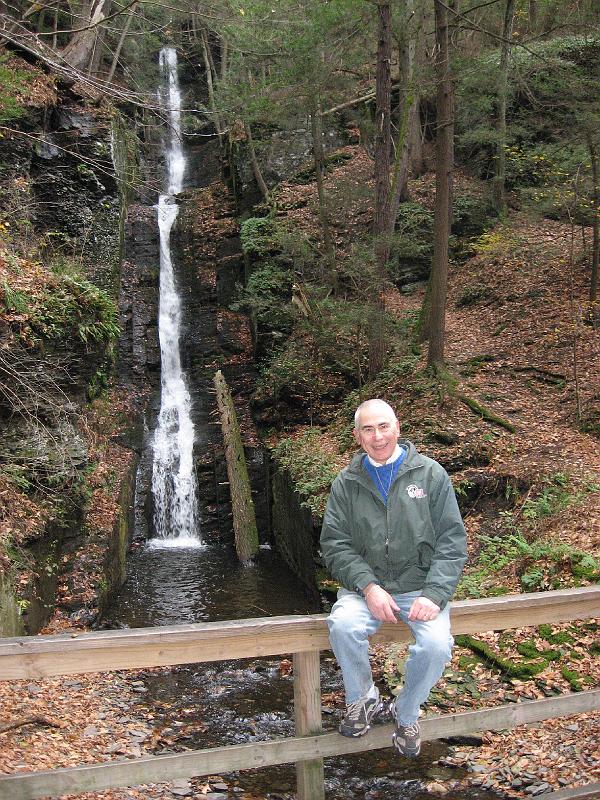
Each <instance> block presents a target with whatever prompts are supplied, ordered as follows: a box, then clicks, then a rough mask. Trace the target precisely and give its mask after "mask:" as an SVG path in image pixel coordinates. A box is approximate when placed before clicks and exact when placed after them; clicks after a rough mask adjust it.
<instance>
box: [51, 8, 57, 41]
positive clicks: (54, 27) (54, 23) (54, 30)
mask: <svg viewBox="0 0 600 800" xmlns="http://www.w3.org/2000/svg"><path fill="white" fill-rule="evenodd" d="M57 47H58V6H57V7H56V8H55V9H54V17H53V18H52V49H53V50H56V48H57Z"/></svg>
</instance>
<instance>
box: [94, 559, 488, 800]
mask: <svg viewBox="0 0 600 800" xmlns="http://www.w3.org/2000/svg"><path fill="white" fill-rule="evenodd" d="M319 611H321V609H320V608H317V607H315V605H314V603H311V602H310V600H309V599H308V598H307V596H306V593H305V592H304V590H303V587H302V585H301V584H300V583H299V581H298V580H297V578H296V577H295V576H294V575H293V574H292V573H291V572H290V571H289V569H288V568H287V567H286V565H285V564H283V563H282V561H281V560H280V559H279V558H278V556H277V554H276V553H274V552H273V551H271V550H269V549H264V548H263V549H261V550H260V552H259V555H258V558H257V563H256V565H254V566H251V567H244V566H242V565H240V564H239V563H238V562H237V560H236V557H235V552H234V551H233V549H231V548H229V547H227V546H224V545H214V544H211V545H205V546H201V547H195V548H173V547H154V546H153V545H150V546H148V545H146V546H144V547H140V548H139V549H137V550H136V551H134V552H133V553H132V554H131V556H130V559H129V564H128V578H127V581H126V583H125V585H124V587H123V589H122V591H121V594H120V596H119V598H118V600H117V602H116V604H115V605H114V607H113V608H112V609H111V610H110V611H109V613H108V615H107V619H106V624H107V625H108V626H111V627H147V626H155V625H172V624H177V623H185V622H208V621H218V620H225V619H242V618H249V617H262V616H275V615H281V614H305V613H315V612H319ZM321 682H322V692H323V694H324V695H326V694H327V693H329V692H332V691H339V690H340V689H341V677H340V674H339V671H338V669H337V667H336V665H335V661H334V659H333V656H332V654H331V653H323V655H322V657H321ZM137 691H138V692H139V695H138V696H139V698H140V699H139V702H140V705H141V706H143V707H144V708H143V710H144V711H146V710H147V711H148V712H150V713H151V714H152V715H153V717H154V725H155V727H156V728H158V729H160V732H161V735H160V739H159V744H158V749H157V750H155V752H157V753H167V752H177V751H181V750H183V749H198V748H206V747H216V746H220V745H228V744H241V743H244V742H252V741H264V740H266V739H269V738H273V737H280V736H293V734H294V723H293V705H292V699H293V677H292V675H291V674H289V672H288V664H286V662H285V660H284V657H282V658H281V659H279V658H278V659H246V660H244V661H225V662H219V663H209V664H198V665H186V666H182V667H174V668H172V669H170V670H159V671H151V670H150V671H148V672H146V673H144V674H143V680H142V681H141V682H140V681H138V682H137ZM140 710H142V709H140ZM324 711H325V713H324V714H323V722H324V726H325V728H326V729H329V730H333V729H335V728H336V726H337V724H338V721H339V718H338V712H337V710H336V711H333V709H330V708H328V707H327V704H326V703H325V704H324ZM446 750H447V745H445V744H444V743H442V742H431V743H426V744H424V746H423V751H422V754H421V756H420V758H418V759H416V760H415V761H407V760H405V759H400V758H397V757H396V756H395V755H394V752H393V750H392V749H390V750H378V751H374V752H371V753H365V754H361V755H353V756H348V757H337V758H330V759H326V761H325V782H326V798H327V800H348V798H357V800H358V798H366V799H367V800H376V799H379V800H400V798H407V799H409V798H410V799H411V800H423V798H425V797H431V794H430V793H428V792H427V790H426V789H425V788H424V784H425V783H427V782H429V781H433V780H444V779H450V778H453V777H456V776H457V775H456V772H455V771H452V770H450V769H449V768H445V767H441V766H438V765H435V764H433V762H435V761H436V760H437V759H438V758H440V757H441V756H442V755H443V754H444V753H445V752H446ZM223 778H224V782H226V783H227V784H228V785H229V786H230V791H229V793H227V792H224V793H223V795H222V796H223V797H228V798H229V797H231V798H234V797H239V791H240V789H242V790H244V791H245V792H248V793H251V794H252V795H253V796H254V797H256V798H269V799H270V800H276V798H282V799H284V800H289V799H291V798H293V797H294V792H295V770H294V766H293V765H283V766H281V767H272V768H264V769H260V770H248V771H245V772H238V773H232V774H230V775H226V776H223ZM236 790H237V791H236ZM444 796H445V797H446V798H449V800H458V799H459V798H462V799H463V800H494V799H497V797H498V796H497V795H496V794H493V793H490V792H485V791H475V790H473V791H469V792H461V793H456V792H455V793H452V792H449V793H448V794H446V795H444Z"/></svg>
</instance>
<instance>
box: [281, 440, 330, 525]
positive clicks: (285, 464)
mask: <svg viewBox="0 0 600 800" xmlns="http://www.w3.org/2000/svg"><path fill="white" fill-rule="evenodd" d="M273 457H274V458H275V461H276V463H277V465H278V466H279V467H282V468H283V469H285V470H287V471H288V472H289V474H290V477H291V479H292V482H293V484H294V489H295V490H296V491H297V492H298V494H299V495H300V497H301V505H302V506H304V507H305V508H308V509H310V511H311V512H312V513H313V514H316V515H322V514H323V512H324V511H325V505H326V503H327V497H328V494H329V487H330V486H331V483H332V481H333V479H334V478H335V476H336V475H337V473H338V472H339V469H340V465H339V463H338V462H336V460H335V457H334V456H332V455H331V454H330V453H329V452H327V451H326V450H324V449H323V447H322V446H321V431H320V430H319V429H318V428H310V429H309V430H307V431H305V432H304V433H303V434H301V435H300V436H298V437H295V438H291V437H290V438H286V439H281V441H280V442H279V443H278V444H277V445H276V446H275V447H274V448H273Z"/></svg>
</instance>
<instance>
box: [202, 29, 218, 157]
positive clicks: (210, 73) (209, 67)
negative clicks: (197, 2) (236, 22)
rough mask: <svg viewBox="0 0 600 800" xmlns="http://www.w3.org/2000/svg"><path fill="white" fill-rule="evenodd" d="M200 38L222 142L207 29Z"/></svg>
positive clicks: (211, 106)
mask: <svg viewBox="0 0 600 800" xmlns="http://www.w3.org/2000/svg"><path fill="white" fill-rule="evenodd" d="M200 40H201V42H202V56H203V58H204V69H205V71H206V86H207V89H208V104H209V106H210V110H211V111H212V116H213V123H214V126H215V130H216V132H217V136H218V137H219V143H220V144H221V143H222V136H223V129H222V127H221V119H220V116H219V113H218V112H217V104H216V102H215V89H214V71H215V65H214V63H213V60H212V58H211V54H210V42H209V41H208V34H207V32H206V29H205V28H203V29H202V30H201V31H200Z"/></svg>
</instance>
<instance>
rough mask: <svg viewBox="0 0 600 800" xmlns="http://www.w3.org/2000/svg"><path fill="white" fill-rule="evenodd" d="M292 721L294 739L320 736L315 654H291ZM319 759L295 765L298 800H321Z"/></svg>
mask: <svg viewBox="0 0 600 800" xmlns="http://www.w3.org/2000/svg"><path fill="white" fill-rule="evenodd" d="M294 718H295V721H296V736H308V735H311V734H318V733H321V731H322V730H323V720H322V716H321V668H320V661H319V653H315V652H309V653H294ZM323 781H324V773H323V759H322V758H311V759H309V760H307V761H298V762H297V764H296V783H297V797H298V800H324V798H325V785H324V782H323Z"/></svg>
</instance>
